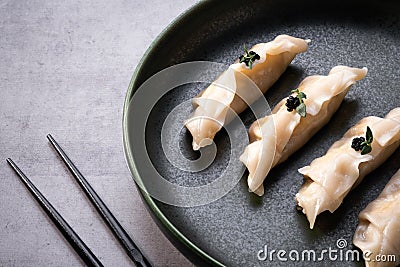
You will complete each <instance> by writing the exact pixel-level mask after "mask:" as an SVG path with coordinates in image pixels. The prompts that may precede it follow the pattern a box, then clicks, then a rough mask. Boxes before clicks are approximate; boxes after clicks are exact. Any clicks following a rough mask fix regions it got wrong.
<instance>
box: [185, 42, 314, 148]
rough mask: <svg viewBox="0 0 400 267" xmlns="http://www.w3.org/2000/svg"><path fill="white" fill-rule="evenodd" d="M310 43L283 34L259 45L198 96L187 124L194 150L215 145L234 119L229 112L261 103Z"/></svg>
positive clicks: (240, 110)
mask: <svg viewBox="0 0 400 267" xmlns="http://www.w3.org/2000/svg"><path fill="white" fill-rule="evenodd" d="M308 43H309V40H303V39H299V38H295V37H291V36H288V35H279V36H277V37H276V38H275V39H274V40H273V41H271V42H269V43H260V44H257V45H255V46H253V47H252V48H251V49H250V50H249V52H248V53H250V54H247V55H248V56H249V57H248V60H244V62H242V63H240V62H239V61H236V62H235V63H234V64H232V65H231V66H230V67H229V68H228V70H226V71H225V72H224V73H222V74H221V76H220V77H219V78H218V79H217V80H216V81H215V82H213V83H212V84H211V85H210V86H209V87H207V88H206V89H205V90H203V91H202V92H201V93H200V94H199V95H198V96H197V97H195V98H194V99H193V101H192V103H193V107H194V109H195V110H194V112H193V113H192V114H191V116H190V118H189V119H188V120H187V121H186V122H185V126H186V127H187V128H188V130H189V131H190V133H191V134H192V136H193V149H194V150H198V149H199V148H200V147H204V146H207V145H209V144H211V143H212V140H213V139H214V136H215V134H216V133H217V132H218V131H219V130H220V129H221V128H222V126H223V125H225V124H227V123H229V122H230V120H231V119H232V118H229V117H227V116H228V115H227V114H228V110H229V109H231V110H233V111H234V112H235V113H237V114H239V113H241V112H242V111H243V110H245V109H246V108H247V106H248V105H250V104H251V103H253V102H254V101H255V100H257V98H259V97H260V95H262V93H265V92H266V91H267V90H268V89H269V88H270V87H271V85H272V84H273V83H274V82H275V81H276V80H277V79H278V78H279V77H280V76H281V74H282V73H283V72H284V71H285V70H286V68H287V66H288V65H289V64H290V62H291V61H292V60H293V59H294V57H295V56H296V55H297V54H298V53H302V52H305V51H306V50H307V48H308ZM254 53H255V54H254ZM249 58H250V59H249ZM250 83H251V84H250ZM251 87H254V88H257V87H258V88H259V90H261V92H262V93H260V91H259V90H257V93H255V92H254V90H251V89H252V88H251ZM238 95H240V97H238Z"/></svg>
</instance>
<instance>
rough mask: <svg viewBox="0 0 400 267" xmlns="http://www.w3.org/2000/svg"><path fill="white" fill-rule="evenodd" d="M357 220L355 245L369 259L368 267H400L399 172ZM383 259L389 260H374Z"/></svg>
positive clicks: (367, 261)
mask: <svg viewBox="0 0 400 267" xmlns="http://www.w3.org/2000/svg"><path fill="white" fill-rule="evenodd" d="M358 219H359V223H358V226H357V229H356V232H355V234H354V237H353V243H354V245H356V246H357V247H359V248H360V249H361V250H362V251H363V253H364V255H365V256H366V257H367V259H366V261H365V265H366V266H367V267H383V266H386V267H389V266H393V267H395V266H397V265H398V264H400V170H398V171H397V173H396V174H395V175H394V176H393V177H392V178H391V179H390V181H389V182H388V183H387V185H386V186H385V188H384V189H383V191H382V193H381V194H380V195H379V196H378V198H377V199H375V200H374V201H372V202H371V203H369V204H368V206H367V207H366V208H365V209H364V210H363V211H361V212H360V214H359V216H358ZM382 256H384V257H385V259H387V260H386V261H376V260H375V259H378V258H377V257H381V259H383V257H382ZM393 256H394V257H393ZM389 257H390V258H389Z"/></svg>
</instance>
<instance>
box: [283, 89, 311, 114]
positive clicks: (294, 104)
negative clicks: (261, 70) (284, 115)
mask: <svg viewBox="0 0 400 267" xmlns="http://www.w3.org/2000/svg"><path fill="white" fill-rule="evenodd" d="M291 93H292V94H293V93H296V96H292V95H291V96H289V97H288V98H287V99H286V104H285V106H286V108H287V111H289V112H292V111H293V110H296V112H297V113H298V114H299V115H300V116H302V117H305V116H306V115H307V110H306V104H305V103H304V101H303V99H306V98H307V96H306V94H305V93H303V92H300V90H299V89H295V90H292V91H291Z"/></svg>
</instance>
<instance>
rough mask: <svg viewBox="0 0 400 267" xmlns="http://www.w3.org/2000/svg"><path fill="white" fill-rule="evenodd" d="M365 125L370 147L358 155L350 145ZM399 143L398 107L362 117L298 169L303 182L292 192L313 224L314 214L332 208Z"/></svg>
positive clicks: (364, 130) (399, 111)
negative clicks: (328, 146)
mask: <svg viewBox="0 0 400 267" xmlns="http://www.w3.org/2000/svg"><path fill="white" fill-rule="evenodd" d="M367 126H368V127H369V128H370V129H371V131H372V133H373V142H372V145H371V147H372V151H371V152H370V153H368V154H365V155H361V153H360V151H355V150H354V149H353V148H352V147H351V144H352V140H353V138H355V137H359V136H365V133H366V129H367ZM399 144H400V108H395V109H393V110H391V111H390V112H389V113H388V114H387V115H386V116H385V117H384V118H379V117H375V116H371V117H366V118H364V119H362V120H360V121H359V122H358V123H357V124H356V125H355V126H353V127H351V128H350V129H349V130H348V131H347V132H346V133H345V134H344V136H343V137H342V138H341V139H340V140H339V141H337V142H335V143H334V144H333V145H332V146H331V147H330V148H329V150H328V151H327V152H326V154H325V155H324V156H322V157H320V158H317V159H315V160H313V161H312V162H311V164H310V165H309V166H306V167H303V168H301V169H299V172H300V173H301V174H303V175H304V178H305V183H304V184H303V186H302V187H301V188H300V190H299V192H298V193H297V194H296V200H297V203H298V205H299V206H300V207H301V208H302V209H303V213H305V214H306V215H307V219H308V221H309V222H310V228H311V229H312V228H313V227H314V223H315V219H316V217H317V215H318V214H320V213H321V212H323V211H325V210H329V211H330V212H334V211H335V210H336V209H337V208H338V207H339V206H340V204H341V203H342V201H343V199H344V198H345V196H346V195H347V194H348V193H349V191H350V190H351V189H352V188H354V187H355V186H357V185H358V183H360V182H361V180H362V179H363V178H364V176H365V175H367V174H368V173H370V172H371V171H373V170H374V169H375V168H377V167H378V166H379V165H381V164H382V163H383V162H384V161H385V160H386V159H387V158H388V157H389V156H390V155H391V154H392V153H393V152H394V151H395V150H396V149H397V147H398V146H399Z"/></svg>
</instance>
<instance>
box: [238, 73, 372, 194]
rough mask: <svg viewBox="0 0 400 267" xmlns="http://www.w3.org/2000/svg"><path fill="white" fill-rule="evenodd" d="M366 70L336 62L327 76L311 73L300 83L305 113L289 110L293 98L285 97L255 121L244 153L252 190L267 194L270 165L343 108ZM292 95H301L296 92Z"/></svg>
mask: <svg viewBox="0 0 400 267" xmlns="http://www.w3.org/2000/svg"><path fill="white" fill-rule="evenodd" d="M366 74H367V69H366V68H362V69H358V68H351V67H347V66H336V67H334V68H332V70H331V71H330V72H329V74H328V75H327V76H322V75H314V76H309V77H307V78H305V79H304V80H303V81H302V82H301V83H300V85H299V87H298V92H297V94H299V93H300V94H301V93H302V94H305V96H306V98H305V99H304V100H303V102H304V104H305V107H306V110H303V112H304V113H306V116H305V117H302V116H300V114H299V113H297V112H296V111H291V112H289V110H290V109H289V106H287V105H288V102H289V99H288V98H285V99H283V100H282V101H281V102H279V104H278V105H277V106H276V107H275V108H274V109H273V111H272V114H271V115H268V116H266V117H264V118H262V119H259V120H257V121H255V122H254V123H253V124H252V125H251V127H250V129H249V135H250V142H251V143H250V144H249V145H248V146H247V147H246V149H245V151H244V153H243V154H242V155H241V156H240V160H241V161H242V162H243V163H244V164H245V165H246V167H247V169H248V170H249V177H248V186H249V189H250V191H252V192H255V193H256V194H258V195H260V196H261V195H263V194H264V187H263V181H264V179H265V177H266V176H267V174H268V173H269V171H270V169H271V168H272V167H274V166H275V165H277V164H279V163H281V162H283V161H285V160H286V159H287V158H288V157H289V156H290V155H291V154H292V153H294V152H295V151H296V150H298V149H299V148H300V147H302V146H303V145H304V144H305V143H306V142H307V141H308V140H309V139H310V138H311V137H312V136H313V135H314V134H315V133H316V132H317V131H318V130H319V129H321V128H322V126H324V125H325V124H326V123H327V122H328V121H329V120H330V118H331V117H332V115H333V114H334V113H335V112H336V110H337V109H338V108H339V106H340V104H341V103H342V101H343V98H344V97H345V95H346V94H347V92H348V91H349V89H350V87H351V85H353V84H355V83H356V81H359V80H361V79H363V78H364V77H365V75H366ZM291 97H292V100H293V99H294V98H297V99H298V97H297V96H296V95H295V94H293V95H292V96H291ZM293 97H294V98H293ZM297 101H299V100H297ZM285 103H286V105H285ZM292 104H293V103H292ZM298 104H299V103H298ZM300 113H301V112H300ZM303 115H305V114H303ZM271 128H272V129H271Z"/></svg>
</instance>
